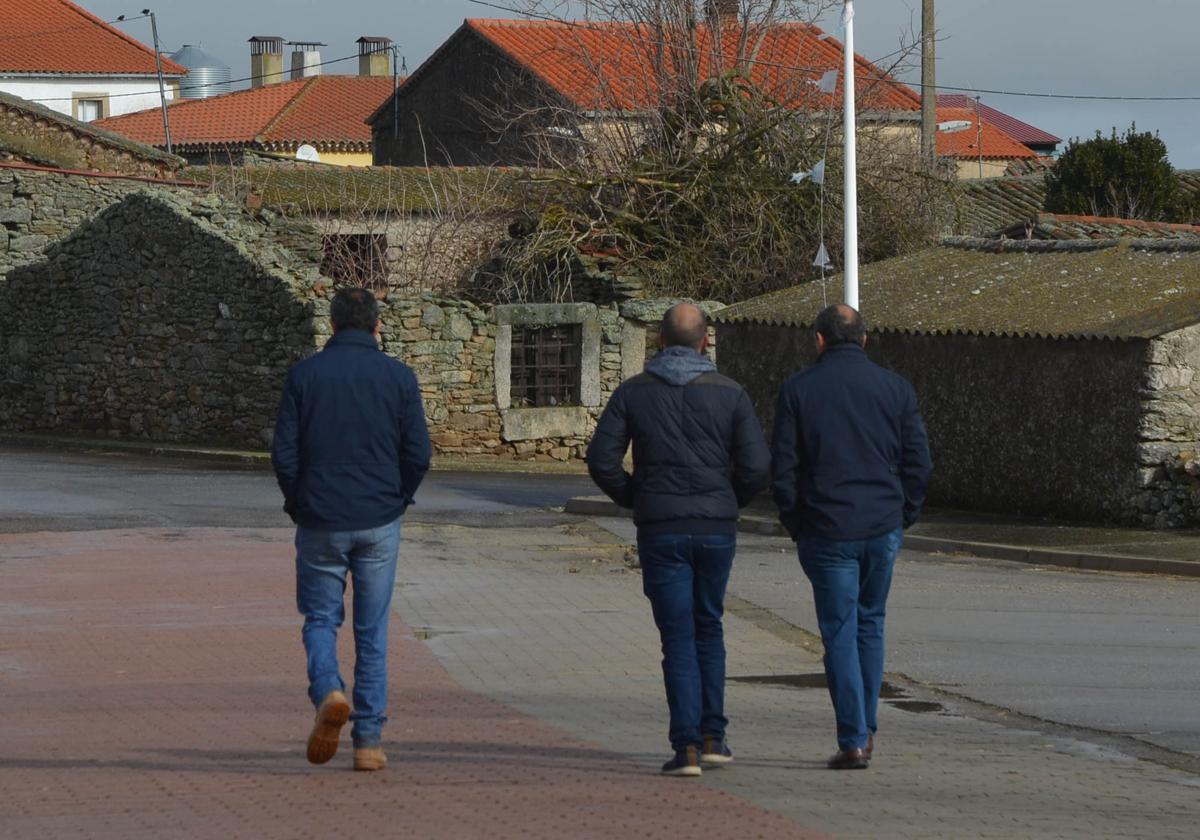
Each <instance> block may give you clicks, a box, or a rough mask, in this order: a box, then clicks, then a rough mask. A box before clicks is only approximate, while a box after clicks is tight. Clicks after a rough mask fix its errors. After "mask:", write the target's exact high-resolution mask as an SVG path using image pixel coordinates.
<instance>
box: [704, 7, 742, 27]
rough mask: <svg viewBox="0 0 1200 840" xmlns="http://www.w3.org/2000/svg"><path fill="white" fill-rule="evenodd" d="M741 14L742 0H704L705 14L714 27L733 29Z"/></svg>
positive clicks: (710, 24)
mask: <svg viewBox="0 0 1200 840" xmlns="http://www.w3.org/2000/svg"><path fill="white" fill-rule="evenodd" d="M740 15H741V2H740V0H704V16H705V17H706V18H707V19H708V25H709V26H711V27H712V28H713V29H729V30H732V29H733V28H734V27H735V26H737V25H738V18H739V17H740Z"/></svg>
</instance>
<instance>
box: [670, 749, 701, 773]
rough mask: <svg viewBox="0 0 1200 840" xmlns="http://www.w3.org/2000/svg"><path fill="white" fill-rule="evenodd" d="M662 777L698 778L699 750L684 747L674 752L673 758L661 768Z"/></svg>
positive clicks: (699, 771)
mask: <svg viewBox="0 0 1200 840" xmlns="http://www.w3.org/2000/svg"><path fill="white" fill-rule="evenodd" d="M662 772H663V775H664V776H699V775H700V773H701V770H700V750H699V749H698V748H696V747H686V748H684V749H682V750H676V751H675V757H674V758H672V759H671V760H670V761H668V762H667V763H666V764H664V765H663V766H662Z"/></svg>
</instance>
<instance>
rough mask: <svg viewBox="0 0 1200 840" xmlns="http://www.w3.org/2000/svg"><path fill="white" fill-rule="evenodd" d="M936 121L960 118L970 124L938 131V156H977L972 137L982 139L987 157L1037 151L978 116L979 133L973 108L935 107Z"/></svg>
mask: <svg viewBox="0 0 1200 840" xmlns="http://www.w3.org/2000/svg"><path fill="white" fill-rule="evenodd" d="M937 115H938V122H950V121H958V120H963V121H965V122H969V123H970V124H971V127H970V128H966V129H963V130H962V131H939V132H938V135H937V152H938V155H939V156H941V157H949V158H965V159H967V160H974V159H975V158H978V157H980V156H981V155H980V154H979V150H978V149H977V148H976V147H975V142H976V140H979V139H982V143H983V155H982V157H983V158H984V159H985V160H987V159H993V160H995V159H1000V160H1012V159H1020V158H1034V157H1037V152H1035V151H1033V150H1032V149H1030V148H1029V147H1028V146H1026V145H1024V144H1023V143H1018V142H1017V141H1016V140H1014V139H1013V138H1011V137H1009V136H1008V135H1007V134H1005V133H1004V132H1003V131H1002V130H1001V129H999V128H998V127H996V126H995V125H993V124H992V123H990V122H988V121H987V119H986V118H984V119H981V120H980V121H979V124H981V125H982V128H983V131H982V135H980V132H979V130H978V128H977V125H978V124H977V123H976V120H975V109H974V108H938V111H937Z"/></svg>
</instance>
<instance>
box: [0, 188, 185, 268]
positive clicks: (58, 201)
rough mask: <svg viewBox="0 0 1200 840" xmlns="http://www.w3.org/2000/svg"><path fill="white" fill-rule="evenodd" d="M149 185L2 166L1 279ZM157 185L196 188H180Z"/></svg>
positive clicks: (181, 191)
mask: <svg viewBox="0 0 1200 840" xmlns="http://www.w3.org/2000/svg"><path fill="white" fill-rule="evenodd" d="M148 186H149V185H148V184H146V183H145V182H144V181H136V180H130V179H122V178H102V177H89V176H82V175H64V174H61V173H58V172H45V171H39V170H33V169H7V168H4V167H0V278H3V276H4V275H6V274H7V273H8V272H9V271H10V270H12V269H13V268H14V267H16V266H20V265H27V264H28V263H30V262H34V261H36V260H40V259H41V258H42V253H43V252H44V251H45V250H46V248H47V247H48V246H49V245H51V244H53V243H55V242H57V241H59V240H60V239H62V238H63V237H65V236H66V235H67V234H69V233H71V232H72V231H73V230H75V229H76V228H78V227H79V226H80V225H81V224H83V223H84V222H86V221H88V220H89V219H91V218H92V217H93V216H95V215H96V214H97V213H99V212H100V211H101V210H103V209H104V208H106V207H109V206H111V205H113V204H116V203H117V202H118V201H120V200H122V199H123V198H125V197H126V196H128V195H131V194H133V193H136V192H140V191H142V190H145V189H147V187H148ZM155 189H157V190H160V191H163V192H170V193H173V194H177V195H189V196H190V195H194V194H195V193H196V190H192V189H187V188H183V187H155Z"/></svg>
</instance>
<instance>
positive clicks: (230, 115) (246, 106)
mask: <svg viewBox="0 0 1200 840" xmlns="http://www.w3.org/2000/svg"><path fill="white" fill-rule="evenodd" d="M391 95H392V79H391V77H387V76H313V77H310V78H308V79H299V80H296V81H293V82H281V83H279V84H274V85H264V86H263V87H259V88H252V89H250V90H240V91H235V92H234V93H227V94H225V95H224V96H213V97H210V98H208V99H190V100H188V99H185V100H180V101H177V102H172V103H171V104H170V105H169V106H168V114H169V116H170V120H171V140H172V142H173V143H174V145H175V147H176V149H179V150H185V151H186V150H188V149H189V147H190V148H194V149H206V148H208V149H211V148H214V147H230V148H232V147H243V146H254V147H257V148H262V149H268V150H275V151H291V150H293V149H295V148H296V147H298V146H299V145H301V144H302V143H310V144H312V145H313V146H316V148H317V149H319V150H320V151H364V152H365V151H370V149H371V128H370V126H368V125H367V124H366V122H365V120H366V118H367V117H368V116H369V115H370V114H371V112H372V111H374V110H375V109H376V108H378V107H379V106H380V104H381V103H383V102H385V101H386V100H387V99H388V97H390V96H391ZM95 125H98V126H101V127H102V128H106V129H108V130H109V131H115V132H117V133H119V134H124V135H125V136H126V137H130V138H132V139H134V140H138V141H141V142H142V143H149V144H151V145H154V146H165V145H166V140H165V138H164V134H163V125H162V112H161V111H160V110H159V109H157V108H152V109H150V110H146V111H137V112H136V113H133V114H122V115H121V116H119V117H109V118H108V119H104V120H99V121H97V122H96V123H95Z"/></svg>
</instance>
